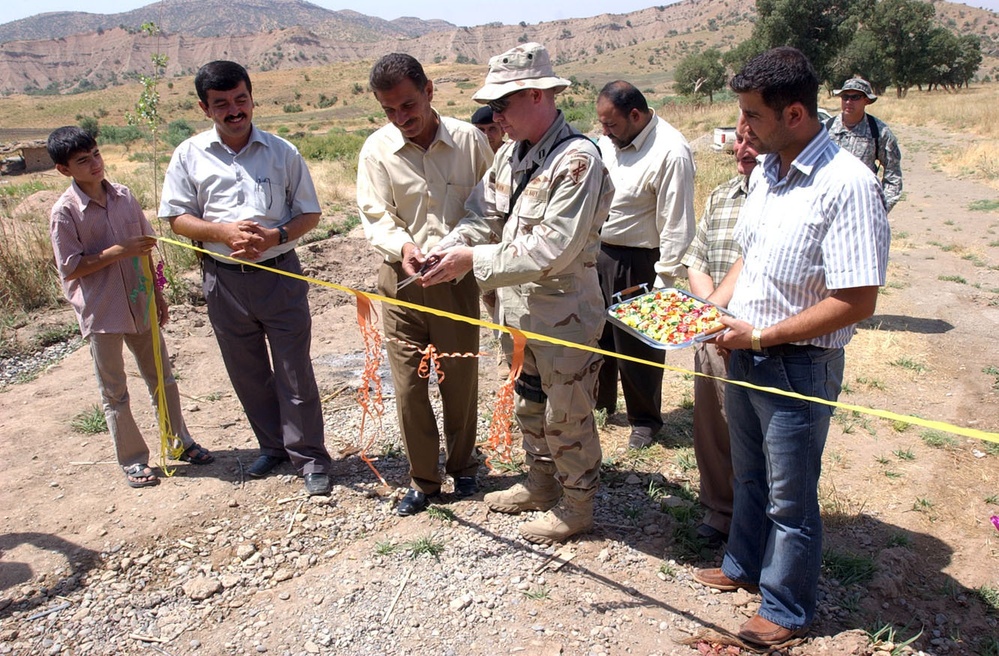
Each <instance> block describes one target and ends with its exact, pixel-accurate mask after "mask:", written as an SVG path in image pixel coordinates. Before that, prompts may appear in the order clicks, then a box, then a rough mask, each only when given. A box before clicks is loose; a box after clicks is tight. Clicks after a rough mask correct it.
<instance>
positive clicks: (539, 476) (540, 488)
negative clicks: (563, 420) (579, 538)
mask: <svg viewBox="0 0 999 656" xmlns="http://www.w3.org/2000/svg"><path fill="white" fill-rule="evenodd" d="M561 496H562V485H561V484H559V482H558V481H557V480H555V463H553V462H544V461H541V462H538V461H535V462H534V463H533V464H532V465H531V468H530V469H528V470H527V480H526V481H524V482H523V483H517V484H516V485H514V486H513V487H511V488H510V489H508V490H502V491H499V492H490V493H489V494H487V495H486V496H485V497H483V501H485V502H486V505H487V506H489V509H490V510H494V511H496V512H501V513H508V514H511V515H516V514H518V513H522V512H524V511H525V510H548V509H549V508H551V507H552V506H554V505H555V504H556V503H558V500H559V497H561Z"/></svg>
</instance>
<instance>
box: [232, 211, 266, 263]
mask: <svg viewBox="0 0 999 656" xmlns="http://www.w3.org/2000/svg"><path fill="white" fill-rule="evenodd" d="M265 241H266V237H265V235H264V233H263V228H261V227H260V224H259V223H257V222H256V221H250V220H246V219H244V220H243V221H238V222H236V223H229V224H226V227H225V244H226V246H228V247H229V248H231V249H232V253H230V254H229V255H230V257H238V258H242V259H245V260H256V259H258V258H259V257H260V254H261V253H263V252H264V251H265V250H267V247H266V246H265Z"/></svg>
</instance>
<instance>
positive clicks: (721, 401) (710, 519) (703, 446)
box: [694, 344, 733, 533]
mask: <svg viewBox="0 0 999 656" xmlns="http://www.w3.org/2000/svg"><path fill="white" fill-rule="evenodd" d="M694 371H697V372H699V373H704V374H708V375H709V376H715V377H717V378H727V377H728V366H727V364H726V362H725V359H724V358H723V357H722V356H721V355H719V353H718V349H717V348H716V347H715V345H714V344H698V345H697V346H696V347H694ZM725 387H726V385H725V383H723V382H721V381H717V380H711V379H709V378H703V377H701V376H695V377H694V456H695V457H696V458H697V470H698V472H700V475H701V494H700V500H701V505H702V506H704V509H705V511H706V512H705V513H704V523H705V524H707V525H708V526H710V527H711V528H713V529H715V530H718V531H721V532H722V533H728V530H729V526H730V525H731V523H732V482H733V475H732V448H731V445H730V444H729V435H728V420H727V418H726V415H725Z"/></svg>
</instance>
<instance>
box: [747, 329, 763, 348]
mask: <svg viewBox="0 0 999 656" xmlns="http://www.w3.org/2000/svg"><path fill="white" fill-rule="evenodd" d="M761 337H763V331H762V330H760V329H759V328H753V334H752V336H751V337H750V338H749V342H750V344H751V345H752V347H753V350H754V351H762V350H763V345H762V344H760V338H761Z"/></svg>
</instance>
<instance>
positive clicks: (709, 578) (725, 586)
mask: <svg viewBox="0 0 999 656" xmlns="http://www.w3.org/2000/svg"><path fill="white" fill-rule="evenodd" d="M694 580H695V581H697V582H698V583H700V584H701V585H706V586H708V587H709V588H714V589H715V590H721V591H723V592H732V591H733V590H738V589H739V588H742V589H744V590H748V591H749V592H759V590H760V586H758V585H757V584H755V583H742V582H740V581H733V580H732V579H730V578H729V577H727V576H725V574H723V573H722V570H721V567H709V568H707V569H695V570H694Z"/></svg>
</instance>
